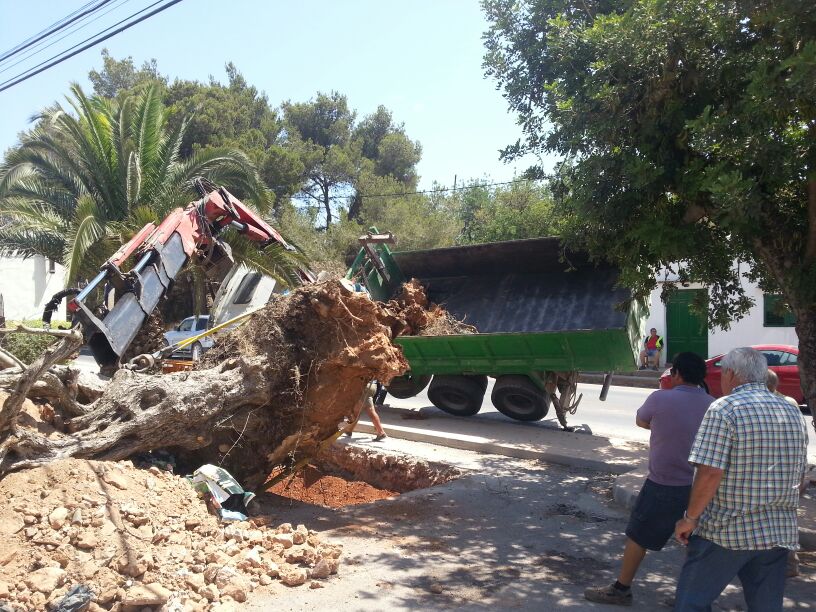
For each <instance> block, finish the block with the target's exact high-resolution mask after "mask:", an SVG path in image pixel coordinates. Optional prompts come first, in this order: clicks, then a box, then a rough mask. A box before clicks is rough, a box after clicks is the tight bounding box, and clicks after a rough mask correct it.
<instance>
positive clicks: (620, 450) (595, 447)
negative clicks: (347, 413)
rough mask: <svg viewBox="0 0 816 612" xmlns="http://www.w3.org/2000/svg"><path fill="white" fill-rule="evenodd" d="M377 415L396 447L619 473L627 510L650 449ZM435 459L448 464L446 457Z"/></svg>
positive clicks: (416, 416) (815, 532) (554, 432)
mask: <svg viewBox="0 0 816 612" xmlns="http://www.w3.org/2000/svg"><path fill="white" fill-rule="evenodd" d="M378 413H379V415H380V419H381V420H382V423H383V427H384V428H385V430H386V432H387V433H388V435H389V437H390V438H392V439H396V440H394V442H395V443H396V442H397V441H398V440H404V441H411V442H424V443H428V444H432V445H435V446H436V447H441V448H449V449H459V450H466V451H475V452H478V453H483V454H490V455H499V456H504V457H511V458H514V459H534V460H538V461H543V462H547V463H553V464H558V465H563V466H567V467H573V468H580V469H590V470H596V471H600V472H607V473H612V474H617V475H618V476H617V478H616V479H615V483H614V485H613V488H612V495H613V498H614V500H615V502H616V503H617V504H618V505H619V506H621V507H623V508H625V509H627V510H629V509H631V508H632V506H633V505H634V502H635V499H636V498H637V495H638V493H639V492H640V487H641V486H642V485H643V481H644V480H645V479H646V474H647V471H648V445H647V444H644V443H642V442H636V441H632V440H625V439H622V438H608V437H604V436H596V435H591V434H587V433H581V432H575V433H570V432H565V431H561V430H560V429H557V428H555V427H546V426H542V425H541V424H536V423H531V424H525V423H519V422H515V421H507V422H503V421H502V420H497V419H484V418H482V419H480V418H461V417H454V416H449V415H446V414H444V413H442V412H440V411H438V410H426V409H422V410H418V411H417V410H408V409H404V408H393V407H383V408H380V409H379V410H378ZM356 431H357V432H362V433H372V434H373V433H374V427H373V426H372V425H371V422H370V421H368V420H365V419H361V420H360V422H359V423H358V425H357V429H356ZM385 444H386V445H388V444H391V442H386V443H385ZM436 460H438V461H446V459H445V457H444V453H442V454H441V456H439V457H437V458H436ZM799 538H800V544H801V545H802V547H803V548H804V549H806V550H816V491H814V490H813V489H811V490H810V491H809V492H806V493H805V495H803V496H802V505H801V507H800V511H799Z"/></svg>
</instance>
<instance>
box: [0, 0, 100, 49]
mask: <svg viewBox="0 0 816 612" xmlns="http://www.w3.org/2000/svg"><path fill="white" fill-rule="evenodd" d="M111 1H112V0H100V2H99V3H98V4H96V5H94V6H92V7H90V8H86V7H88V5H89V4H92V3H91V2H89V3H88V4H86V5H85V6H83V7H80V8H79V9H78V10H79V11H82V12H81V13H79V14H76V13H77V11H74V12H73V13H71V14H70V15H67V16H66V17H63V18H62V19H60V20H59V21H57V22H56V23H53V24H51V25H50V26H48V27H47V28H46V29H45V30H43V31H42V32H40V33H39V34H35V35H34V36H35V37H34V38H33V39H31V38H29V39H28V40H27V41H23V42H22V43H20V44H19V45H17V46H16V47H14V48H13V49H10V50H9V51H6V52H5V53H3V54H2V55H0V62H2V61H5V60H6V59H8V58H10V57H12V56H14V55H17V54H18V53H20V52H21V51H23V50H24V49H27V48H28V47H30V46H31V45H33V44H35V43H38V42H39V41H41V40H42V39H44V38H47V37H48V36H51V35H52V34H56V33H57V32H59V31H60V30H62V29H63V28H66V27H68V26H69V25H71V24H72V23H74V22H75V21H76V20H77V19H82V18H83V17H85V16H86V15H90V14H91V13H94V12H96V11H98V10H99V9H100V8H102V7H103V6H105V5H106V4H108V3H109V2H111ZM82 9H85V10H84V11H83V10H82Z"/></svg>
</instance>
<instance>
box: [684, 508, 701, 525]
mask: <svg viewBox="0 0 816 612" xmlns="http://www.w3.org/2000/svg"><path fill="white" fill-rule="evenodd" d="M683 518H684V519H686V520H687V521H691V522H692V523H696V522H697V521H699V520H700V517H699V516H698V517H697V518H694V517H693V516H689V515H688V510H684V511H683Z"/></svg>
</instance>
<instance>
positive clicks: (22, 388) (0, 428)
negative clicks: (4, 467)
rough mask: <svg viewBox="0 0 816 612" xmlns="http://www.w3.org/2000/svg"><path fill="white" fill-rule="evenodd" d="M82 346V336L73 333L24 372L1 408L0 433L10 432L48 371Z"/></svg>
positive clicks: (44, 353)
mask: <svg viewBox="0 0 816 612" xmlns="http://www.w3.org/2000/svg"><path fill="white" fill-rule="evenodd" d="M81 345H82V336H81V334H79V333H72V334H71V335H69V336H68V337H65V338H63V339H62V340H60V341H59V342H58V343H56V344H53V345H51V346H49V347H48V348H47V349H46V350H45V352H43V354H42V355H41V356H40V357H39V358H38V359H37V360H36V361H35V362H34V363H32V364H31V365H30V366H29V367H28V369H27V370H25V371H24V372H23V374H22V375H21V376H20V378H19V379H18V380H17V384H16V385H15V386H14V389H13V390H12V392H11V393H10V394H9V396H8V397H7V398H6V401H5V402H3V406H2V408H0V433H2V432H4V431H6V430H8V429H9V428H10V427H11V425H12V424H13V423H14V420H15V419H16V418H17V414H18V413H19V412H20V409H21V408H22V407H23V402H24V401H25V398H26V396H27V395H28V392H29V390H30V389H31V387H32V386H33V385H34V383H36V382H37V381H38V380H39V379H40V377H41V376H42V375H43V374H44V373H45V372H47V371H48V369H49V368H50V367H51V366H53V365H54V364H56V363H57V362H59V361H62V360H63V359H65V358H67V357H69V356H70V355H72V354H73V353H74V352H76V350H77V349H78V348H79V347H80V346H81Z"/></svg>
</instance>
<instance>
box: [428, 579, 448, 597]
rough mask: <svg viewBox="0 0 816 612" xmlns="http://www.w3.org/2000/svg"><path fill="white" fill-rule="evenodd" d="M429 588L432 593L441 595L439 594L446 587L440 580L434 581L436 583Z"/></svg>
mask: <svg viewBox="0 0 816 612" xmlns="http://www.w3.org/2000/svg"><path fill="white" fill-rule="evenodd" d="M428 590H429V591H430V592H431V593H433V594H434V595H439V594H441V593H442V592H443V591H444V590H445V589H444V588H443V587H442V585H441V584H439V583H438V582H434V583H433V584H432V585H431V586H430V587H429V588H428Z"/></svg>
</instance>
